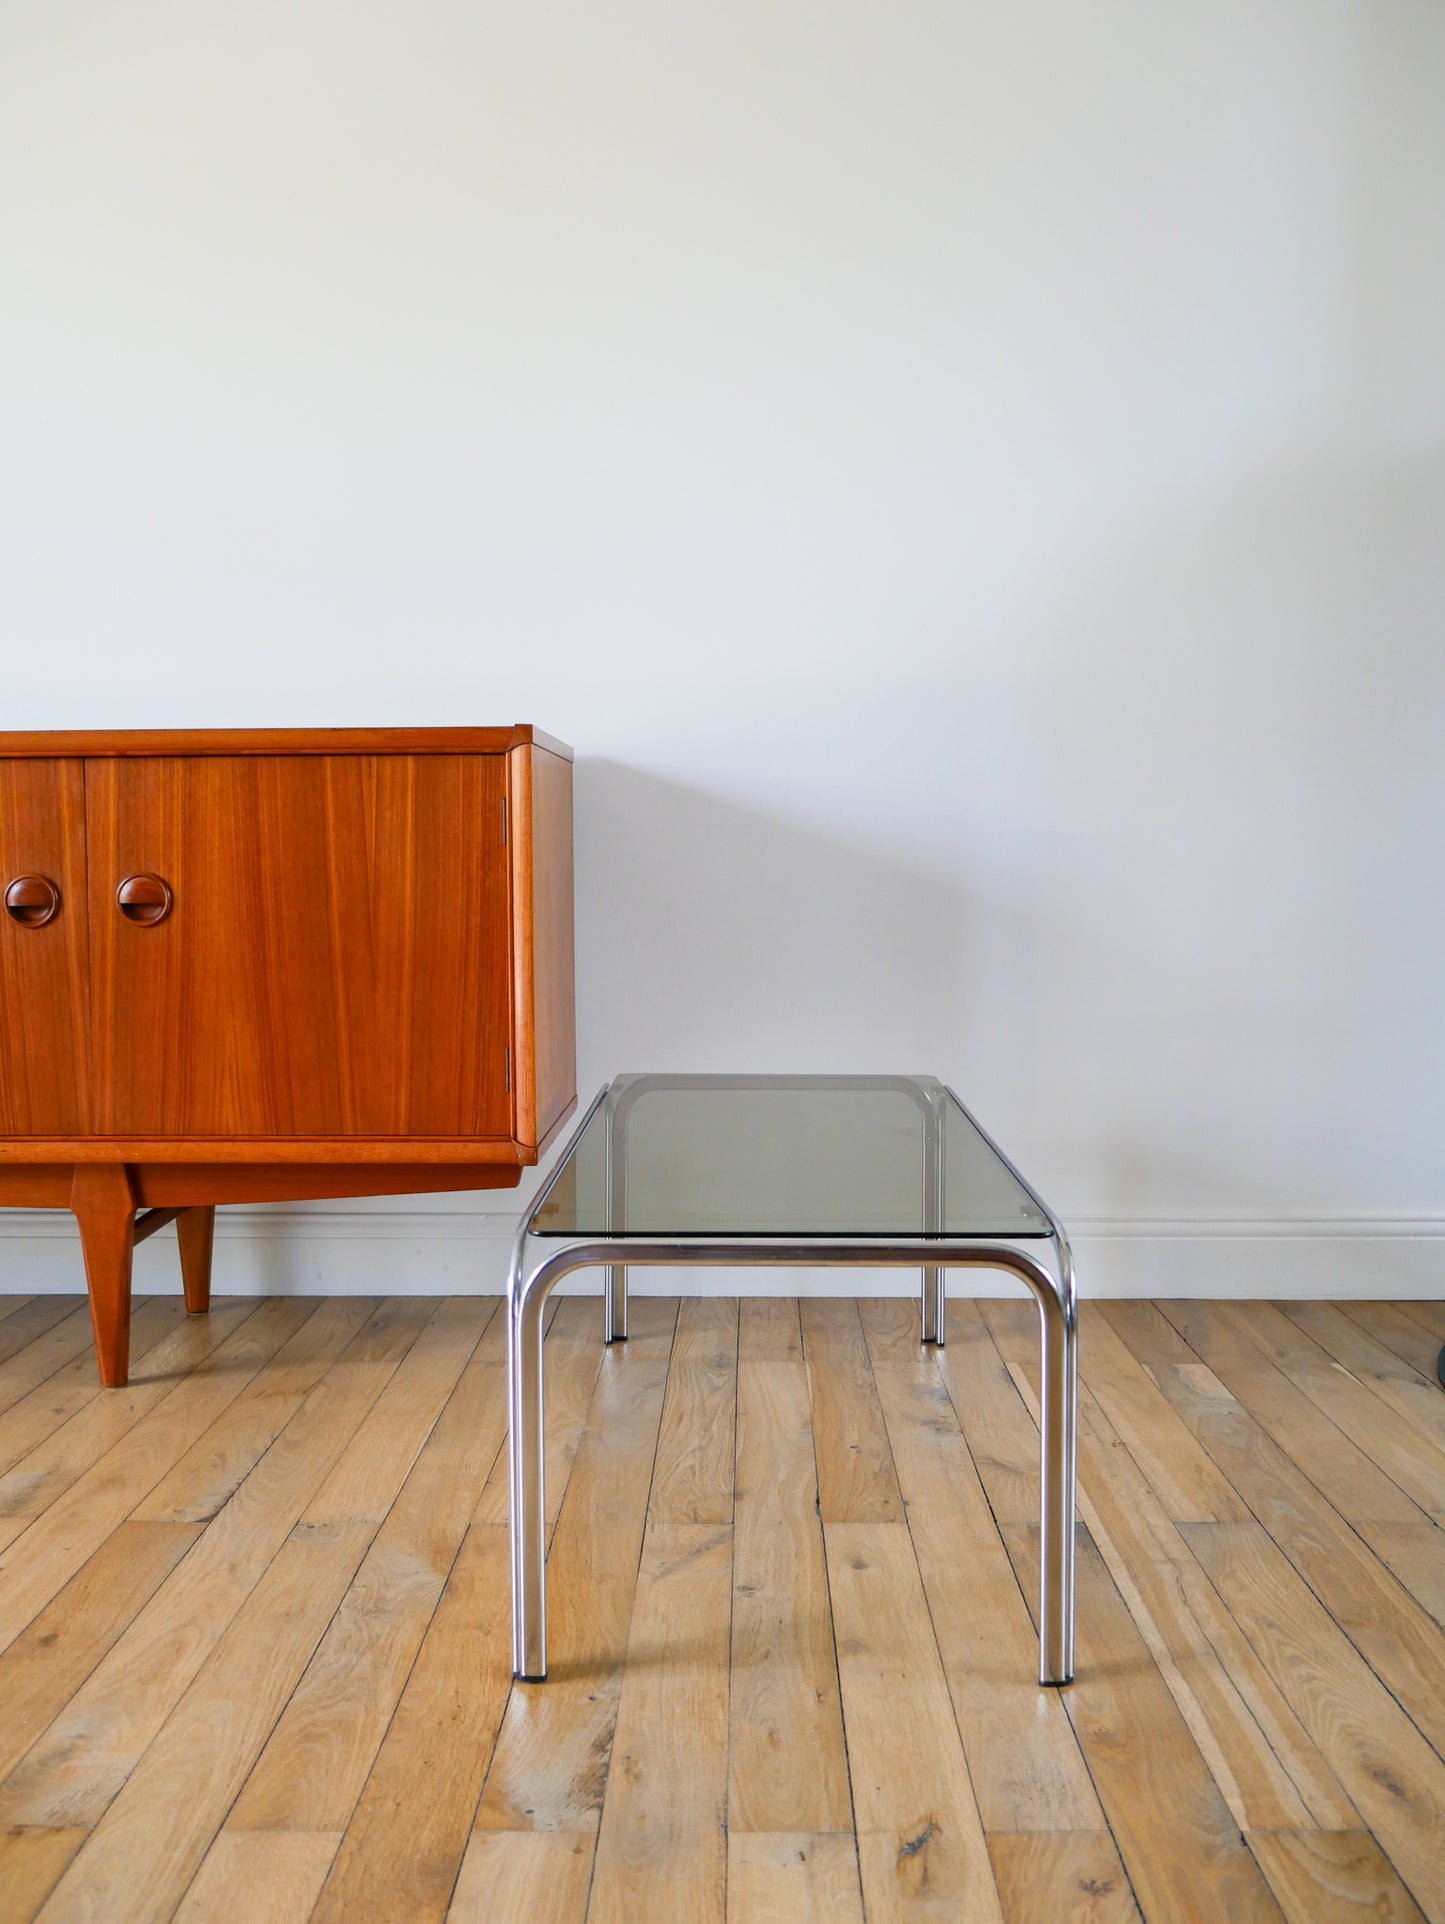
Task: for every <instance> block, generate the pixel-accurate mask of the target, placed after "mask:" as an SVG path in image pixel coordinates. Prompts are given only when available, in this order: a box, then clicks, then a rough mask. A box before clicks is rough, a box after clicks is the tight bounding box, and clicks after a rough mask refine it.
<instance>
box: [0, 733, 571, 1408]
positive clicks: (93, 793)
mask: <svg viewBox="0 0 1445 1924" xmlns="http://www.w3.org/2000/svg"><path fill="white" fill-rule="evenodd" d="M47 743H48V744H49V746H50V751H51V752H49V753H45V752H43V750H44V748H45V745H46V744H47ZM37 878H40V879H37ZM47 878H48V881H49V882H50V883H52V884H53V885H54V891H55V892H56V893H57V894H58V901H59V907H58V908H56V907H55V906H54V897H53V895H52V893H51V891H49V890H48V889H47V887H46V879H47ZM7 890H8V891H9V895H8V898H7V907H6V909H5V912H4V914H3V916H0V1203H13V1204H24V1205H27V1206H30V1207H70V1208H73V1209H74V1210H75V1213H76V1215H77V1218H78V1220H79V1222H80V1224H81V1231H82V1237H83V1240H84V1244H85V1255H86V1266H87V1277H88V1282H89V1286H90V1295H91V1306H92V1316H93V1318H94V1319H95V1324H96V1339H97V1354H98V1356H99V1359H100V1367H101V1374H102V1380H103V1381H105V1382H107V1383H121V1382H124V1381H125V1379H126V1359H125V1343H124V1341H123V1329H124V1327H126V1326H128V1322H127V1319H128V1314H129V1311H128V1304H129V1267H130V1249H131V1247H132V1244H133V1238H134V1234H135V1222H136V1212H137V1211H138V1210H141V1209H145V1208H171V1209H181V1210H185V1211H186V1212H187V1215H186V1216H183V1217H181V1218H180V1219H179V1222H178V1233H179V1235H180V1238H181V1241H182V1251H183V1256H184V1267H185V1275H186V1283H187V1301H188V1306H192V1307H194V1306H195V1304H197V1303H199V1302H200V1301H201V1300H202V1298H203V1297H204V1298H206V1300H208V1282H207V1281H206V1280H205V1279H206V1278H207V1277H208V1273H209V1262H210V1247H211V1228H210V1222H211V1219H210V1217H209V1216H204V1218H203V1217H202V1215H201V1213H200V1212H202V1211H204V1210H206V1209H208V1208H210V1207H212V1206H214V1204H216V1203H224V1202H234V1201H266V1200H284V1199H288V1198H292V1197H303V1196H305V1197H312V1196H315V1197H320V1196H326V1195H375V1194H387V1193H406V1192H407V1191H408V1190H411V1189H414V1190H427V1189H432V1190H440V1189H460V1188H490V1187H503V1186H509V1185H511V1184H515V1183H516V1182H517V1181H518V1180H519V1178H520V1174H521V1171H522V1169H523V1168H524V1167H525V1166H527V1165H528V1164H530V1163H534V1162H535V1161H536V1160H537V1157H538V1155H539V1154H540V1153H541V1151H542V1149H543V1148H544V1147H545V1145H546V1143H547V1142H548V1141H549V1140H550V1138H551V1136H552V1135H553V1134H554V1133H555V1131H556V1130H557V1128H558V1127H559V1126H560V1124H561V1123H562V1121H563V1120H564V1119H565V1117H566V1116H567V1114H568V1113H570V1111H571V1109H572V1107H573V1106H574V1105H575V1102H576V1039H575V1018H574V1013H573V1011H574V962H573V939H572V765H571V755H570V751H569V750H566V749H565V748H564V747H563V746H562V744H560V743H557V742H555V741H554V740H553V739H552V738H551V737H548V736H544V735H542V734H541V732H540V731H539V730H536V729H533V728H531V727H530V726H525V725H518V726H512V727H506V728H494V729H460V728H451V729H437V730H418V729H400V730H385V729H366V730H285V729H280V730H270V731H268V730H248V731H227V730H204V731H198V732H196V733H187V732H186V731H170V730H165V731H150V730H147V731H136V732H135V733H133V734H130V733H126V732H124V731H121V732H116V731H107V732H105V733H101V734H84V733H64V734H59V735H54V736H49V737H46V736H38V735H34V734H27V735H23V736H20V735H3V734H0V895H4V894H5V892H6V891H7ZM107 1172H109V1173H107ZM41 1198H43V1200H42V1199H41ZM142 1221H144V1219H143V1218H142ZM159 1226H160V1224H159V1223H156V1224H153V1225H152V1227H153V1228H154V1227H159ZM143 1233H144V1232H143ZM123 1306H124V1307H123Z"/></svg>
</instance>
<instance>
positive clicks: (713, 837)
mask: <svg viewBox="0 0 1445 1924" xmlns="http://www.w3.org/2000/svg"><path fill="white" fill-rule="evenodd" d="M576 780H577V799H576V809H577V946H578V956H577V996H578V1034H579V1054H580V1063H579V1071H580V1076H581V1080H582V1084H583V1086H584V1087H588V1086H592V1085H595V1084H596V1083H599V1082H601V1081H603V1080H604V1079H605V1078H606V1077H608V1076H610V1075H614V1074H616V1073H618V1072H619V1071H621V1070H634V1069H654V1070H664V1071H679V1070H687V1069H695V1070H698V1071H722V1070H729V1071H749V1070H756V1071H773V1072H779V1073H783V1072H799V1073H801V1072H818V1073H831V1072H837V1073H842V1072H847V1071H858V1072H860V1073H875V1072H883V1071H903V1072H909V1073H928V1074H938V1075H942V1076H944V1077H952V1078H955V1079H957V1078H960V1077H962V1076H963V1075H964V1071H965V1069H967V1071H968V1079H970V1080H972V1081H973V1082H975V1083H978V1082H982V1083H983V1084H984V1085H985V1086H987V1085H988V1084H990V1083H991V1082H993V1081H995V1080H996V1079H997V1078H998V1077H1000V1076H1002V1075H1005V1074H1007V1075H1011V1076H1015V1077H1016V1076H1017V1075H1018V1073H1019V1070H1020V1065H1021V1063H1023V1064H1026V1062H1027V1057H1028V1050H1029V1039H1028V1035H1027V1029H1026V1023H1027V995H1026V992H1025V988H1024V984H1025V983H1026V981H1027V977H1028V974H1029V958H1030V956H1031V955H1032V953H1033V952H1034V949H1035V946H1036V943H1037V941H1038V932H1037V930H1036V928H1035V927H1034V926H1033V924H1032V921H1031V919H1030V917H1029V916H1028V914H1027V913H1026V912H1025V911H1023V910H1017V911H1016V910H1014V909H1012V908H1008V907H1005V906H1003V905H1001V904H999V903H997V902H992V903H989V904H988V905H987V911H986V913H984V912H983V905H981V904H979V903H976V902H971V901H970V900H969V899H968V896H967V894H966V891H965V890H964V889H963V888H962V887H961V886H960V884H959V883H958V882H957V880H956V879H953V878H950V877H948V876H946V875H942V874H937V873H935V874H928V873H925V872H924V871H923V870H922V869H914V868H909V867H907V866H904V865H901V864H897V863H894V862H889V861H885V860H883V859H881V858H879V857H878V856H876V855H873V854H870V853H867V852H864V851H862V850H859V849H857V848H854V847H849V846H848V845H847V844H845V843H842V842H839V841H836V840H831V839H829V838H827V837H825V836H822V835H819V834H817V833H815V832H813V831H811V830H809V829H805V828H801V827H798V826H796V825H794V824H791V823H786V822H781V821H778V820H775V819H771V818H769V817H766V816H764V815H761V814H758V813H755V812H753V811H750V810H748V809H745V808H740V807H738V806H737V805H736V804H734V803H732V802H726V801H723V800H720V799H718V798H717V797H714V796H711V795H707V794H703V793H701V792H700V791H698V790H697V789H693V788H687V787H684V786H682V785H681V784H679V783H676V782H670V781H664V780H661V779H659V778H658V777H656V776H653V775H646V774H642V773H639V772H638V771H637V770H636V769H633V768H627V767H624V766H622V765H621V764H619V763H617V762H612V761H605V760H599V759H587V758H584V759H582V760H579V762H578V764H577V772H576ZM985 929H986V931H987V953H988V955H989V956H991V957H993V958H997V957H998V955H999V953H1000V951H1001V950H1008V951H1010V952H1011V953H1012V956H1013V959H1014V962H1015V963H1016V967H1015V968H1014V969H1012V970H1010V971H1006V972H1005V973H1006V974H1007V975H1008V976H1009V977H1010V978H1011V980H1012V989H1011V992H1010V993H1007V994H1003V995H1001V994H1000V992H999V991H1000V987H1001V984H1000V983H999V982H998V981H997V980H991V981H984V980H982V979H981V978H982V977H983V976H984V975H985V974H988V975H991V976H994V977H997V976H998V974H999V973H1000V972H999V969H998V965H997V960H996V959H995V960H994V962H993V964H992V966H991V967H988V968H986V965H985V960H984V957H985V950H984V947H983V945H982V944H981V943H980V942H979V941H978V940H976V939H972V938H971V934H970V931H982V930H985Z"/></svg>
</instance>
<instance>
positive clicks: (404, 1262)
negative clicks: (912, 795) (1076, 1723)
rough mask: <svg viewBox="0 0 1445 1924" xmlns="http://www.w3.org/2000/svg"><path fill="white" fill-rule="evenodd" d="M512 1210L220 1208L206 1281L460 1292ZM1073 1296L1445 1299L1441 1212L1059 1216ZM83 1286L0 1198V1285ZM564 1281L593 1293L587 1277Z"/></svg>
mask: <svg viewBox="0 0 1445 1924" xmlns="http://www.w3.org/2000/svg"><path fill="white" fill-rule="evenodd" d="M514 1224H515V1217H513V1216H512V1215H510V1214H504V1213H502V1212H500V1211H485V1210H457V1209H452V1210H438V1209H428V1210H419V1209H384V1208H383V1209H378V1208H376V1207H375V1206H374V1205H372V1206H369V1207H367V1208H366V1209H365V1210H364V1211H362V1210H350V1209H345V1208H340V1207H337V1208H320V1209H318V1208H316V1207H315V1206H307V1207H305V1208H297V1207H294V1206H292V1207H286V1206H276V1207H267V1208H251V1209H236V1210H222V1211H220V1212H219V1213H218V1215H217V1217H216V1254H215V1287H216V1289H217V1291H218V1292H221V1293H224V1294H228V1295H270V1294H275V1295H296V1296H307V1295H318V1296H319V1295H363V1296H364V1295H421V1296H426V1295H453V1294H455V1295H465V1294H469V1293H472V1292H478V1293H490V1292H495V1291H498V1290H500V1289H501V1288H502V1287H503V1284H504V1281H505V1277H506V1269H507V1262H508V1260H509V1257H510V1253H511V1246H512V1235H513V1228H514ZM1069 1229H1070V1234H1071V1236H1072V1239H1073V1244H1074V1254H1075V1259H1076V1262H1077V1265H1078V1273H1079V1289H1080V1293H1081V1295H1084V1296H1178V1297H1187V1296H1214V1297H1279V1298H1307V1297H1345V1298H1349V1297H1378V1298H1386V1299H1388V1298H1391V1297H1396V1298H1400V1297H1414V1298H1435V1297H1445V1217H1416V1218H1411V1219H1394V1218H1391V1219H1381V1218H1375V1217H1344V1218H1337V1219H1333V1220H1309V1221H1306V1220H1276V1221H1264V1220H1236V1221H1223V1220H1209V1221H1205V1220H1198V1221H1177V1222H1145V1221H1128V1220H1122V1219H1107V1218H1101V1217H1094V1218H1088V1217H1074V1218H1072V1219H1071V1220H1070V1223H1069ZM83 1287H84V1274H83V1270H82V1266H81V1259H80V1241H79V1237H78V1235H77V1233H76V1229H75V1223H74V1219H73V1218H72V1217H71V1216H70V1215H69V1214H68V1213H67V1212H66V1211H64V1210H46V1209H10V1210H0V1293H3V1294H5V1295H39V1294H43V1293H46V1292H49V1291H65V1290H72V1291H73V1290H79V1289H81V1288H83ZM135 1287H136V1289H137V1290H138V1291H139V1292H141V1293H151V1292H160V1293H167V1292H169V1291H172V1290H177V1289H179V1287H180V1274H179V1269H178V1266H177V1261H176V1249H175V1239H174V1236H173V1235H172V1234H171V1233H170V1232H169V1231H166V1230H162V1231H161V1233H160V1234H159V1235H158V1236H155V1237H153V1238H151V1239H150V1240H148V1241H147V1242H145V1243H143V1244H142V1245H141V1246H140V1248H139V1249H138V1250H137V1251H136V1256H135ZM563 1287H564V1288H567V1289H572V1290H576V1291H577V1292H579V1293H582V1294H595V1293H597V1292H598V1291H599V1290H600V1288H601V1280H600V1275H591V1274H588V1275H582V1276H578V1277H576V1278H574V1279H570V1280H569V1282H568V1283H567V1284H564V1285H563ZM632 1287H633V1289H634V1291H635V1292H637V1293H643V1294H670V1293H674V1292H678V1291H686V1292H687V1293H690V1294H694V1295H696V1294H718V1295H738V1294H744V1295H757V1296H763V1295H767V1296H776V1295H788V1296H791V1295H811V1296H838V1295H856V1296H892V1295H898V1296H904V1295H912V1293H913V1292H914V1290H915V1289H916V1288H917V1281H916V1278H915V1275H914V1273H913V1272H912V1271H911V1270H900V1269H877V1270H857V1269H855V1270H827V1269H803V1270H777V1269H773V1270H736V1269H731V1270H691V1271H682V1270H678V1271H673V1270H661V1269H657V1270H650V1271H640V1272H637V1273H635V1274H634V1276H633V1278H632ZM948 1288H949V1294H950V1295H955V1296H1003V1295H1013V1294H1022V1285H1021V1284H1018V1283H1015V1282H1013V1281H1012V1280H1011V1279H1010V1278H1009V1277H1007V1276H1005V1275H1003V1274H1002V1273H997V1272H993V1271H989V1270H976V1269H975V1270H955V1271H953V1272H952V1273H951V1275H950V1277H949V1284H948Z"/></svg>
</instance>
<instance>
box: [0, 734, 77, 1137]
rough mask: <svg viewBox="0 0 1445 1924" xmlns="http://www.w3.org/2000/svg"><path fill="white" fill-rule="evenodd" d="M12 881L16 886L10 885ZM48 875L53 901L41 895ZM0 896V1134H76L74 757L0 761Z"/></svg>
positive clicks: (75, 812) (75, 848) (75, 839)
mask: <svg viewBox="0 0 1445 1924" xmlns="http://www.w3.org/2000/svg"><path fill="white" fill-rule="evenodd" d="M27 878H33V879H27ZM15 883H19V884H21V886H20V887H19V888H16V889H14V890H13V891H12V886H11V885H12V884H15ZM47 883H48V884H49V885H50V887H51V888H52V889H53V890H54V891H55V900H54V902H53V903H47V901H46V900H45V886H44V885H45V884H47ZM0 898H8V901H9V903H10V905H11V906H9V907H6V908H4V909H0V1135H6V1136H74V1135H80V1134H83V1133H84V1131H85V1130H86V1128H87V1127H88V1126H89V1124H88V1118H87V1103H86V1085H87V1067H86V1031H87V1025H86V997H87V989H88V981H87V962H86V914H85V764H84V763H83V762H81V761H80V760H78V759H65V760H57V761H41V760H34V761H32V760H29V759H18V758H17V759H15V760H4V761H0ZM12 908H13V910H14V912H13V913H12Z"/></svg>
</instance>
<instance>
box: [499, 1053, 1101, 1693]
mask: <svg viewBox="0 0 1445 1924" xmlns="http://www.w3.org/2000/svg"><path fill="white" fill-rule="evenodd" d="M533 1245H537V1246H538V1248H537V1249H536V1251H535V1253H534V1251H533V1247H532V1246H533ZM1040 1246H1044V1247H1046V1248H1048V1249H1050V1250H1051V1251H1052V1254H1053V1269H1052V1272H1051V1271H1050V1269H1048V1268H1046V1267H1045V1266H1044V1264H1043V1263H1042V1262H1041V1261H1040V1260H1039V1257H1038V1255H1037V1254H1036V1253H1035V1251H1036V1250H1037V1249H1039V1248H1040ZM654 1264H656V1265H666V1266H668V1267H674V1266H679V1265H686V1266H691V1267H696V1268H717V1267H721V1266H736V1267H746V1268H756V1267H763V1268H776V1267H790V1268H791V1267H799V1268H802V1267H809V1268H811V1267H829V1268H840V1269H850V1268H870V1269H871V1268H875V1267H880V1266H888V1267H893V1268H911V1267H914V1266H916V1267H918V1268H920V1269H921V1270H922V1272H923V1293H922V1327H921V1332H920V1333H921V1338H922V1341H923V1342H925V1343H940V1344H941V1343H942V1342H943V1340H944V1275H945V1272H946V1271H947V1270H949V1269H953V1268H963V1267H971V1268H980V1267H981V1268H989V1269H1003V1270H1008V1271H1010V1272H1011V1273H1012V1274H1013V1275H1015V1276H1018V1277H1020V1278H1021V1279H1022V1280H1023V1282H1024V1283H1026V1284H1027V1285H1028V1288H1029V1289H1030V1290H1031V1291H1032V1292H1033V1295H1034V1298H1035V1300H1036V1302H1037V1303H1038V1306H1039V1323H1040V1341H1041V1345H1042V1354H1043V1401H1042V1429H1041V1437H1040V1455H1039V1476H1040V1523H1041V1539H1040V1556H1039V1573H1040V1574H1039V1681H1040V1683H1043V1684H1066V1683H1068V1682H1069V1681H1070V1680H1071V1679H1072V1677H1073V1671H1074V1459H1075V1426H1076V1405H1077V1394H1078V1391H1077V1382H1078V1320H1077V1310H1076V1305H1075V1290H1074V1267H1073V1259H1072V1257H1071V1256H1070V1253H1069V1244H1068V1238H1067V1237H1066V1236H1065V1234H1064V1231H1063V1228H1062V1226H1061V1225H1060V1223H1059V1221H1058V1219H1057V1217H1055V1216H1054V1214H1053V1212H1052V1211H1051V1210H1050V1209H1049V1208H1048V1207H1047V1205H1046V1204H1045V1203H1044V1202H1043V1201H1042V1200H1041V1199H1040V1197H1039V1196H1038V1194H1037V1192H1036V1191H1035V1190H1034V1189H1032V1188H1031V1187H1030V1185H1029V1184H1028V1183H1027V1182H1026V1181H1025V1180H1024V1178H1023V1177H1022V1176H1021V1175H1020V1174H1019V1172H1018V1170H1017V1169H1015V1167H1014V1166H1013V1164H1012V1163H1011V1162H1010V1161H1009V1160H1008V1158H1007V1156H1005V1155H1004V1153H1003V1151H1002V1150H1001V1149H999V1148H998V1146H997V1144H995V1143H994V1142H993V1141H992V1140H991V1139H990V1138H989V1137H988V1136H987V1135H986V1134H985V1133H984V1131H983V1130H982V1129H981V1128H980V1127H979V1125H978V1123H977V1122H975V1120H974V1119H973V1117H972V1116H971V1115H970V1114H969V1113H968V1111H967V1110H966V1109H965V1108H964V1106H963V1104H962V1103H961V1102H960V1101H959V1099H958V1097H957V1096H956V1095H954V1093H953V1091H952V1090H951V1089H948V1088H946V1087H945V1086H944V1084H943V1083H941V1082H937V1081H935V1080H934V1079H933V1078H932V1077H929V1076H684V1075H630V1076H619V1077H618V1078H617V1079H616V1080H615V1081H613V1082H610V1083H606V1084H604V1086H603V1087H602V1088H601V1089H600V1090H599V1091H598V1093H597V1095H596V1097H595V1098H594V1100H593V1102H592V1104H591V1107H590V1108H589V1109H588V1110H587V1113H586V1114H585V1115H584V1116H583V1118H582V1120H581V1122H580V1123H579V1124H578V1126H577V1128H576V1130H575V1131H574V1132H573V1134H572V1136H571V1138H570V1139H569V1141H568V1143H567V1146H566V1148H565V1149H564V1150H563V1152H562V1156H561V1159H560V1161H559V1162H558V1164H557V1166H556V1168H555V1169H554V1170H553V1172H552V1175H551V1177H550V1178H549V1180H548V1182H547V1183H546V1185H545V1187H544V1188H543V1189H542V1190H541V1192H540V1193H539V1194H538V1196H537V1198H536V1201H535V1202H534V1204H533V1205H532V1208H531V1209H530V1210H529V1212H528V1214H527V1215H526V1216H525V1217H524V1219H523V1221H522V1223H521V1225H520V1227H519V1229H518V1231H517V1240H516V1245H515V1249H514V1252H513V1258H512V1270H511V1276H510V1279H509V1282H508V1286H507V1396H508V1416H509V1438H508V1447H509V1450H510V1455H511V1525H512V1665H513V1669H514V1671H515V1673H516V1675H517V1676H518V1677H519V1678H523V1679H528V1680H531V1681H534V1682H539V1681H541V1680H542V1679H543V1678H545V1676H546V1674H547V1629H546V1570H545V1556H546V1539H545V1525H544V1515H545V1512H544V1505H543V1492H542V1479H543V1418H542V1399H543V1382H542V1327H543V1310H544V1308H545V1305H546V1301H547V1297H548V1296H549V1295H550V1293H551V1291H552V1290H553V1288H554V1287H555V1286H556V1284H557V1283H559V1282H560V1281H561V1280H562V1278H563V1277H564V1276H566V1275H569V1274H570V1273H571V1272H572V1271H574V1270H578V1269H587V1268H594V1267H595V1268H601V1269H603V1270H604V1271H605V1272H606V1289H605V1297H604V1308H603V1330H604V1337H605V1340H606V1341H607V1342H609V1343H615V1342H622V1341H624V1340H625V1338H626V1335H627V1272H628V1269H629V1268H641V1267H643V1266H646V1265H654Z"/></svg>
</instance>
